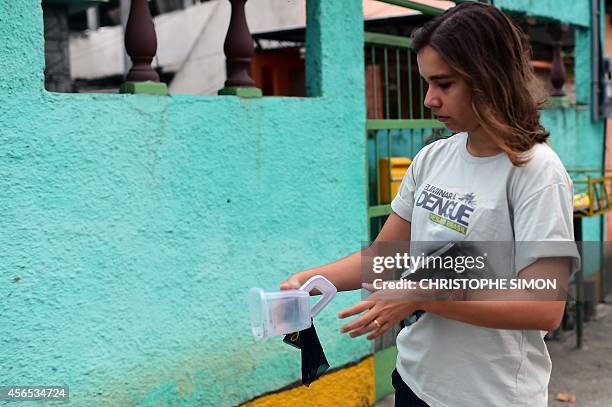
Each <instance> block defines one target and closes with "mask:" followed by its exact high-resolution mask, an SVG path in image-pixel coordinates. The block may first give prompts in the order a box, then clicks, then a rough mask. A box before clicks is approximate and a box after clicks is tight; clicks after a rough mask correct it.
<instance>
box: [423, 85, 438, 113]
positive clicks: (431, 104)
mask: <svg viewBox="0 0 612 407" xmlns="http://www.w3.org/2000/svg"><path fill="white" fill-rule="evenodd" d="M423 104H424V105H425V107H426V108H428V109H438V108H440V105H441V104H442V103H441V101H440V98H439V97H438V96H437V95H436V94H435V92H434V90H432V88H431V87H429V88H428V89H427V93H426V94H425V100H424V101H423Z"/></svg>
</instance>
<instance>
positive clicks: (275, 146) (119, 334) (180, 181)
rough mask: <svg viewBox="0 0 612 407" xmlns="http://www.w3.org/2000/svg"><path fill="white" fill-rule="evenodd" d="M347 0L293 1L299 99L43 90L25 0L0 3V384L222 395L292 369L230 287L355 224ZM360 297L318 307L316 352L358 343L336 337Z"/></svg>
mask: <svg viewBox="0 0 612 407" xmlns="http://www.w3.org/2000/svg"><path fill="white" fill-rule="evenodd" d="M360 3H361V2H330V1H320V0H312V1H309V2H308V20H309V21H311V22H315V23H313V24H311V26H310V27H309V31H308V67H307V76H308V81H309V86H308V89H309V92H310V94H311V95H315V96H317V97H310V98H262V99H249V100H243V99H238V98H235V97H198V96H171V97H155V96H132V95H108V94H98V95H93V94H53V93H48V92H46V91H45V90H44V89H43V69H44V66H43V65H44V56H43V24H42V11H41V6H40V0H20V1H11V2H5V1H3V2H0V21H1V24H0V37H1V38H4V39H5V40H3V41H2V42H1V43H0V72H1V73H2V75H0V99H1V100H2V115H1V116H0V190H1V191H2V195H1V196H0V208H1V209H2V233H0V259H2V260H1V262H0V298H1V301H0V330H1V332H0V349H1V351H0V384H1V385H35V384H47V385H51V384H53V385H58V384H67V385H69V386H70V391H71V399H72V404H74V405H78V406H93V405H106V406H118V405H142V406H147V405H178V404H181V405H207V406H230V405H236V404H238V403H240V402H241V401H245V400H248V399H251V398H253V397H255V396H257V395H260V394H262V393H265V392H268V391H272V390H276V389H278V388H281V387H283V386H285V385H287V384H289V383H292V382H294V381H296V380H298V379H299V378H300V355H299V352H298V351H297V350H295V349H294V348H291V347H289V346H287V345H286V344H283V343H282V342H281V339H282V338H281V337H276V338H274V339H272V340H270V341H268V342H265V343H256V342H255V341H254V340H253V339H252V337H251V334H250V330H249V322H248V307H247V291H248V289H249V288H250V287H252V286H259V287H263V288H265V289H267V290H275V289H276V288H277V287H278V283H279V282H280V281H281V280H282V279H284V278H286V277H287V276H288V275H289V274H290V273H293V272H295V271H299V270H301V269H304V268H308V267H312V266H315V265H318V264H323V263H325V262H328V261H330V260H333V259H336V258H338V257H340V256H342V255H345V254H348V253H350V252H353V251H356V250H358V249H359V248H360V244H361V242H362V241H363V240H365V239H366V237H367V236H366V230H367V229H366V222H365V217H366V202H365V187H366V185H365V183H364V175H365V168H364V151H365V141H364V126H365V111H364V110H365V108H364V106H365V101H364V83H363V82H364V75H363V72H364V67H363V51H362V48H363V28H362V23H361V20H362V13H361V4H360ZM9 39H10V40H9ZM203 69H204V68H203ZM358 299H359V293H351V294H348V293H346V294H341V295H339V297H337V299H336V300H334V302H333V303H332V305H330V307H329V308H328V309H326V310H324V311H323V312H322V314H321V316H320V318H319V319H318V321H317V324H316V325H317V328H318V331H319V333H320V337H321V340H322V342H323V344H324V347H325V350H326V353H327V356H328V359H329V361H330V363H331V365H332V367H340V366H342V365H344V364H346V363H349V362H353V361H356V360H358V359H359V358H361V357H362V356H364V355H365V354H367V353H370V352H371V344H370V343H369V342H368V341H366V340H365V339H360V340H351V339H348V338H346V337H341V336H340V335H338V329H339V327H340V326H341V325H342V323H341V321H340V320H338V319H337V318H336V314H337V312H338V311H339V310H340V309H344V308H346V307H347V306H349V305H351V304H354V303H355V302H357V301H358ZM24 405H27V403H26V404H24ZM32 405H39V404H37V403H32Z"/></svg>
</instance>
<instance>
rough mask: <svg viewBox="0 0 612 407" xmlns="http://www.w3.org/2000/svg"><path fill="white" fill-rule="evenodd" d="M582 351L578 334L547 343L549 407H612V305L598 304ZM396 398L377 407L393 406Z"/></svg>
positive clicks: (385, 400)
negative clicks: (568, 396) (565, 396)
mask: <svg viewBox="0 0 612 407" xmlns="http://www.w3.org/2000/svg"><path fill="white" fill-rule="evenodd" d="M583 338H584V339H583V348H582V349H577V348H576V335H575V334H574V333H573V332H565V333H564V334H563V335H562V336H561V338H560V340H558V341H556V340H549V341H547V342H546V343H547V346H548V352H549V353H550V357H551V359H552V363H553V369H552V375H551V378H550V384H549V386H548V406H549V407H611V406H612V305H611V304H599V305H598V306H597V311H596V316H595V318H594V319H592V320H591V321H589V322H588V323H586V324H585V326H584V337H583ZM559 393H566V394H571V395H574V396H575V397H576V401H575V402H562V401H557V400H556V397H557V395H558V394H559ZM393 405H394V399H393V396H389V397H387V398H385V399H384V400H381V401H380V402H379V403H377V404H376V407H393Z"/></svg>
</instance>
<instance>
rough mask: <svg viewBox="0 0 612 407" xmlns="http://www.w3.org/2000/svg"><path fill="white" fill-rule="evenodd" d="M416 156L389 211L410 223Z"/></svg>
mask: <svg viewBox="0 0 612 407" xmlns="http://www.w3.org/2000/svg"><path fill="white" fill-rule="evenodd" d="M417 162H418V154H417V156H416V157H415V158H414V160H413V161H412V163H411V164H410V166H409V167H408V171H406V174H404V178H403V179H402V183H401V184H400V187H399V189H398V191H397V195H395V198H393V201H391V209H392V210H393V212H395V213H396V214H398V215H399V216H400V217H401V218H402V219H405V220H407V221H408V222H412V209H413V208H414V194H415V191H416V174H415V172H416V166H417V165H418V164H417Z"/></svg>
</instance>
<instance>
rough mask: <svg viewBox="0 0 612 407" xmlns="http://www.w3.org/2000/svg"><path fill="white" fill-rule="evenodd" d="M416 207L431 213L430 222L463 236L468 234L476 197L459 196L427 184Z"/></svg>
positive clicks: (470, 194)
mask: <svg viewBox="0 0 612 407" xmlns="http://www.w3.org/2000/svg"><path fill="white" fill-rule="evenodd" d="M415 205H416V206H417V207H420V208H423V209H425V210H426V211H428V212H429V220H430V221H432V222H435V223H437V224H439V225H442V226H446V227H447V228H449V229H452V230H454V231H457V232H459V233H461V234H463V235H465V234H467V231H468V228H469V220H470V216H471V215H472V213H473V212H474V209H475V208H476V195H475V194H474V193H473V192H467V193H465V194H463V195H461V196H458V194H457V193H455V192H449V191H446V190H444V189H442V188H440V187H437V186H435V185H431V184H425V188H423V191H421V194H420V195H419V197H418V199H417V200H416V203H415Z"/></svg>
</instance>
